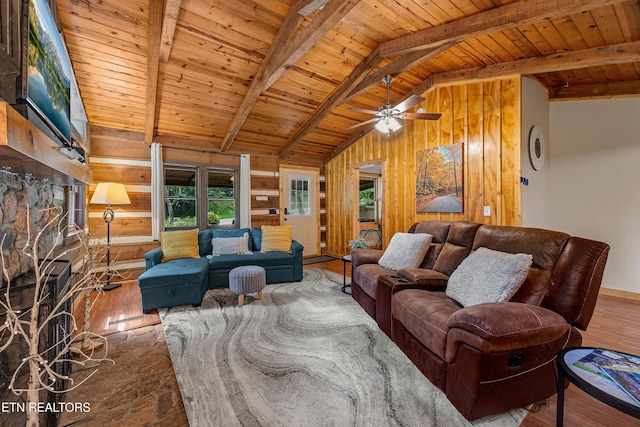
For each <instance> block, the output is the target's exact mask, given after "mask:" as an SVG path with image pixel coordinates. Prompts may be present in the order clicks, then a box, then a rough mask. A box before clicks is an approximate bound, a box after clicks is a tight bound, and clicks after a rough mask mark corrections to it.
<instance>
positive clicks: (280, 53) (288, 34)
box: [222, 0, 360, 151]
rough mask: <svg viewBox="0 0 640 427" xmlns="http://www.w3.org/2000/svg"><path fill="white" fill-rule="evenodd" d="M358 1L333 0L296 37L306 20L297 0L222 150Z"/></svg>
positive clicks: (224, 141) (236, 115)
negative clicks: (279, 82) (287, 73)
mask: <svg viewBox="0 0 640 427" xmlns="http://www.w3.org/2000/svg"><path fill="white" fill-rule="evenodd" d="M359 1H360V0H332V1H331V2H330V3H328V4H327V5H325V7H324V8H323V9H322V10H321V11H320V12H319V13H318V14H316V16H315V17H314V18H313V19H312V21H311V22H310V23H309V24H308V25H307V26H306V27H305V28H304V29H303V30H302V31H300V33H299V34H298V35H297V36H296V37H295V38H293V36H294V34H295V32H296V30H297V29H298V27H299V25H300V23H301V22H302V20H303V19H304V18H303V17H302V16H301V15H299V14H298V11H299V10H300V9H301V5H303V4H304V3H305V2H304V1H302V0H297V1H296V2H295V3H294V4H293V5H292V6H291V9H289V13H288V14H287V16H286V17H285V19H284V22H283V24H282V26H281V27H280V30H279V31H278V34H276V37H275V39H274V42H273V43H272V44H271V47H270V48H269V51H268V52H267V55H266V56H265V58H264V60H263V61H262V65H261V66H260V69H259V70H258V73H257V74H256V77H255V78H254V79H253V81H252V82H251V86H250V87H249V90H248V91H247V93H246V95H245V97H244V99H243V100H242V102H241V103H240V106H239V107H238V109H237V110H236V114H235V116H234V118H233V120H232V121H231V125H230V126H229V129H228V130H227V132H226V134H225V137H224V140H223V141H222V151H226V150H228V149H229V147H230V146H231V144H233V141H234V140H235V138H236V136H237V135H238V132H239V131H240V129H241V128H242V125H243V124H244V122H245V121H246V119H247V117H249V113H250V112H251V110H252V109H253V106H254V105H255V103H256V101H257V100H258V97H259V96H260V94H262V93H263V92H264V91H265V90H267V89H268V88H269V87H270V86H271V85H272V84H273V83H274V82H275V81H276V80H278V79H279V78H280V76H282V74H284V72H285V71H286V70H287V67H289V66H291V65H293V64H294V63H295V62H296V61H298V59H300V58H301V57H302V56H303V55H304V54H305V53H306V52H307V51H308V50H309V49H311V48H312V47H313V45H314V44H315V43H316V42H317V41H318V40H320V39H321V38H322V37H324V35H325V34H326V33H327V31H329V29H331V27H333V26H334V25H335V24H336V23H337V22H338V21H340V19H342V18H343V17H344V16H345V15H346V14H347V13H348V12H349V11H350V10H351V9H353V7H355V5H356V4H358V2H359ZM292 39H293V40H292Z"/></svg>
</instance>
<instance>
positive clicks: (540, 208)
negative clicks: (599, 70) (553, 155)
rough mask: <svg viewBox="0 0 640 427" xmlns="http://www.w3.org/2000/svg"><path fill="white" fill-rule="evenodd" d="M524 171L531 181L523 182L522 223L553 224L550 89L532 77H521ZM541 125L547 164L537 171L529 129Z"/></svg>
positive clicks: (539, 226) (525, 224)
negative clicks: (548, 92)
mask: <svg viewBox="0 0 640 427" xmlns="http://www.w3.org/2000/svg"><path fill="white" fill-rule="evenodd" d="M522 99H523V100H524V101H523V103H522V173H521V176H522V177H524V178H527V179H528V180H529V185H522V225H523V226H524V227H538V228H551V225H550V223H549V150H548V145H549V142H550V140H549V101H547V91H546V89H545V88H544V87H542V86H541V85H540V84H539V83H538V82H537V81H536V80H534V79H532V78H530V77H524V78H523V79H522ZM534 125H537V126H540V129H541V130H542V134H543V135H544V139H545V142H546V145H547V151H546V153H545V161H544V166H543V167H542V169H541V170H539V171H537V170H535V169H534V168H533V166H531V161H530V160H529V133H530V132H531V128H532V127H533V126H534Z"/></svg>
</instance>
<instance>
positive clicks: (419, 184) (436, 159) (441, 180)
mask: <svg viewBox="0 0 640 427" xmlns="http://www.w3.org/2000/svg"><path fill="white" fill-rule="evenodd" d="M462 147H463V143H462V142H459V143H457V144H452V145H447V146H444V147H437V148H431V149H428V150H422V151H418V153H417V162H416V163H417V171H416V173H417V177H416V212H418V213H423V212H454V213H461V212H463V208H464V203H463V201H464V197H463V188H464V187H463V185H462V179H463V173H462V172H463V150H462Z"/></svg>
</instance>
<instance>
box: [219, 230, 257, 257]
mask: <svg viewBox="0 0 640 427" xmlns="http://www.w3.org/2000/svg"><path fill="white" fill-rule="evenodd" d="M211 246H212V248H213V249H212V251H211V255H213V256H220V255H232V254H237V255H251V254H252V253H253V252H251V251H250V250H249V233H244V235H243V236H242V237H214V238H213V239H211Z"/></svg>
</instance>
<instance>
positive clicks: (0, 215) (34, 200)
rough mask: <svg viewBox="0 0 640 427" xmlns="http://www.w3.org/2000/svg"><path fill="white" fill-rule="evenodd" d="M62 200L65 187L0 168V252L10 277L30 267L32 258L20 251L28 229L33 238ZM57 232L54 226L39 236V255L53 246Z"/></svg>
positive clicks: (26, 238)
mask: <svg viewBox="0 0 640 427" xmlns="http://www.w3.org/2000/svg"><path fill="white" fill-rule="evenodd" d="M63 203H64V187H62V186H60V185H56V184H55V183H53V182H52V181H50V180H47V179H42V178H35V177H32V176H24V175H18V174H16V173H12V172H10V171H6V170H4V171H3V170H0V239H2V238H3V237H4V243H3V245H2V254H3V256H4V261H5V268H6V269H7V272H8V275H9V279H10V280H13V279H14V278H16V277H18V276H20V275H22V274H24V273H26V272H28V271H29V270H30V269H31V268H32V267H33V265H32V263H31V259H30V258H28V257H27V256H26V255H25V254H24V253H23V252H22V248H24V246H25V244H26V243H27V240H28V232H30V233H31V236H32V239H33V236H35V235H36V234H37V233H38V232H40V230H42V228H43V227H44V226H45V225H46V224H47V223H48V222H49V221H50V220H51V219H52V218H53V217H55V215H56V213H57V209H55V208H56V206H57V207H62V204H63ZM27 207H28V208H29V217H27ZM27 226H29V230H27ZM56 235H57V231H56V229H55V227H50V228H49V229H47V230H46V231H45V232H44V233H43V235H42V237H41V238H40V247H41V248H42V250H39V252H40V254H41V255H43V253H42V252H43V251H44V248H50V247H52V246H53V244H54V242H55V239H56ZM5 281H6V278H5V277H2V279H1V280H0V284H1V285H2V286H3V287H4V282H5Z"/></svg>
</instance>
